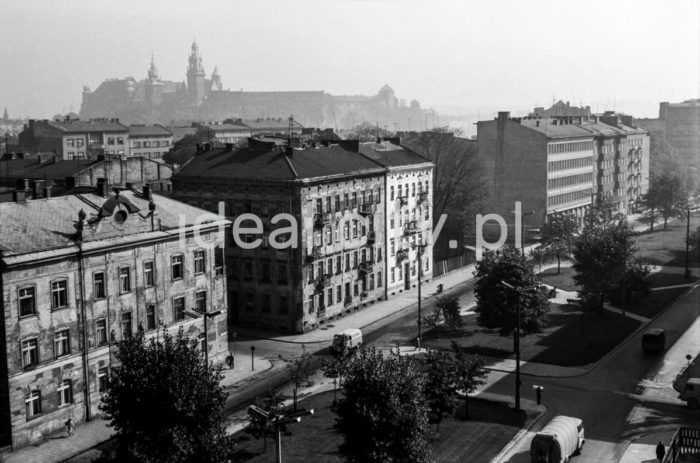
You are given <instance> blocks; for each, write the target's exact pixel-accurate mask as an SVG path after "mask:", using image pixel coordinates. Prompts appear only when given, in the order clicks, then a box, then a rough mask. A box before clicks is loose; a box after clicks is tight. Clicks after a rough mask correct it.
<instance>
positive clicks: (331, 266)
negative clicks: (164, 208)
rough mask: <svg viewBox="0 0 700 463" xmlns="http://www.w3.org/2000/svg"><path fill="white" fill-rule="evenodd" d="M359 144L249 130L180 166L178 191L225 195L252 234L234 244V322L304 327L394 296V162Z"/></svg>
mask: <svg viewBox="0 0 700 463" xmlns="http://www.w3.org/2000/svg"><path fill="white" fill-rule="evenodd" d="M359 151H360V147H359V143H358V142H357V141H343V142H339V143H337V144H329V143H327V144H326V145H316V146H313V145H307V146H303V147H298V148H291V147H289V146H286V145H280V144H278V143H275V142H265V141H259V140H250V141H249V142H248V144H247V146H245V147H241V148H233V146H232V145H228V146H227V147H226V148H220V149H209V150H207V151H204V152H200V153H199V154H197V155H196V156H195V157H194V158H193V159H192V160H191V161H189V162H188V163H187V164H186V165H184V166H183V167H182V168H181V169H180V170H179V171H178V172H177V173H176V174H175V175H174V176H173V195H174V197H175V198H177V199H179V200H181V201H184V202H187V203H190V204H194V205H198V206H200V207H204V208H205V209H208V210H211V211H216V210H217V208H218V204H219V202H220V201H221V202H223V203H224V205H225V209H226V215H227V216H228V218H229V219H231V220H233V221H234V230H235V229H236V228H238V229H239V231H240V232H241V233H242V235H243V236H241V238H240V240H242V242H243V244H241V243H240V242H239V243H236V242H235V241H233V240H230V242H229V243H228V244H227V247H226V253H227V267H228V270H229V276H228V278H229V307H230V320H229V322H230V323H231V324H238V323H240V324H246V325H257V326H261V327H266V328H272V329H276V330H282V331H294V332H304V331H308V330H311V329H314V328H316V327H318V326H320V325H321V324H324V323H326V322H327V321H329V320H332V319H333V318H335V317H338V316H342V315H343V314H346V313H349V312H352V311H354V310H358V309H360V308H362V307H366V306H367V305H369V304H371V303H372V302H374V301H378V300H382V299H383V298H384V297H386V271H385V256H386V248H385V246H386V245H385V243H386V238H385V234H384V230H385V205H386V200H385V196H384V191H385V190H384V189H385V186H384V178H385V172H386V168H385V167H384V166H382V165H381V164H380V163H378V162H375V161H373V160H372V159H369V158H368V157H366V156H364V155H363V154H361V153H360V152H359ZM281 214H286V215H284V216H282V215H281ZM253 219H254V220H253ZM256 221H259V222H258V223H256ZM241 228H247V229H248V230H241ZM275 242H277V243H281V244H282V245H275ZM248 245H249V246H248ZM244 246H245V247H249V248H250V249H246V248H244Z"/></svg>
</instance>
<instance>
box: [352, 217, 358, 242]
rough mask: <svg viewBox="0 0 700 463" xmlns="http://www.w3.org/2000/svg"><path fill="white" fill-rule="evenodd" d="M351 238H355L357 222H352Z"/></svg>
mask: <svg viewBox="0 0 700 463" xmlns="http://www.w3.org/2000/svg"><path fill="white" fill-rule="evenodd" d="M352 237H353V238H357V220H353V221H352Z"/></svg>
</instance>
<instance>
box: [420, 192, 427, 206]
mask: <svg viewBox="0 0 700 463" xmlns="http://www.w3.org/2000/svg"><path fill="white" fill-rule="evenodd" d="M427 200H428V192H427V191H419V192H418V204H421V203H424V202H426V201H427Z"/></svg>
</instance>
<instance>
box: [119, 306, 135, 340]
mask: <svg viewBox="0 0 700 463" xmlns="http://www.w3.org/2000/svg"><path fill="white" fill-rule="evenodd" d="M132 332H133V330H132V328H131V312H127V313H123V314H122V335H123V336H124V339H131V333H132Z"/></svg>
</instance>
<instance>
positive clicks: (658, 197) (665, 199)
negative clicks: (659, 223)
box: [645, 170, 689, 231]
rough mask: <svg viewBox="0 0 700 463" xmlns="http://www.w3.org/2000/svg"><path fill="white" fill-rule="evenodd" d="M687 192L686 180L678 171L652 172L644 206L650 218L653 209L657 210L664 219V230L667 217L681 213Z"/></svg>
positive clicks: (677, 215) (680, 214)
mask: <svg viewBox="0 0 700 463" xmlns="http://www.w3.org/2000/svg"><path fill="white" fill-rule="evenodd" d="M688 193H689V190H688V187H687V185H686V182H685V181H684V180H683V178H682V176H681V174H680V173H679V172H675V171H671V170H664V171H662V172H661V173H658V174H652V176H651V180H650V182H649V191H648V192H647V194H646V198H645V206H646V208H647V209H648V210H650V211H651V215H652V218H653V212H654V210H655V209H657V210H658V211H659V213H660V214H661V216H662V217H663V219H664V230H666V226H667V224H668V219H670V218H671V217H679V216H682V215H683V210H684V209H683V208H684V206H685V204H686V201H687V199H688ZM652 231H653V224H652Z"/></svg>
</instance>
